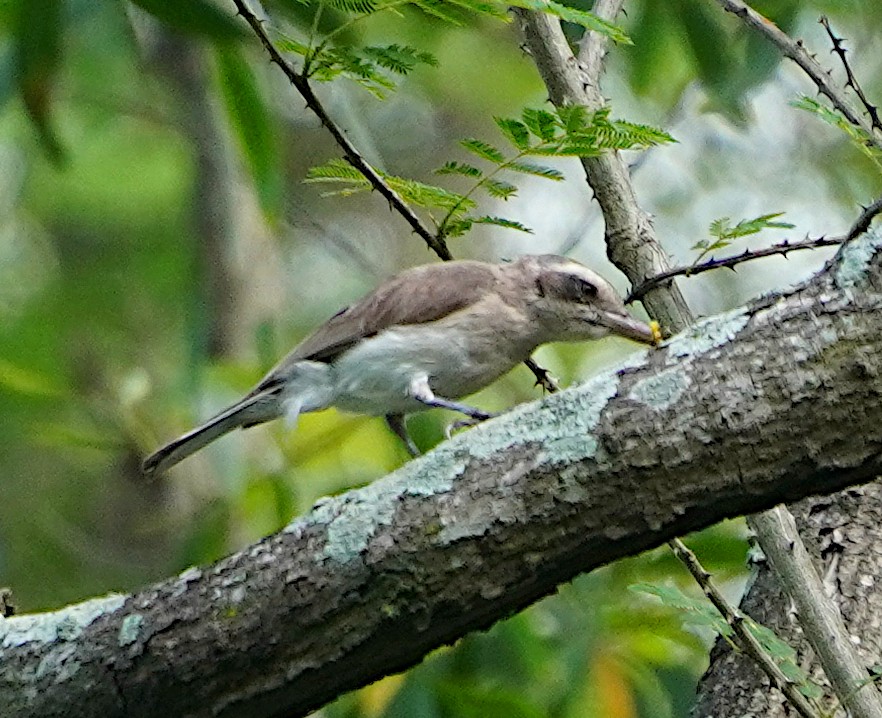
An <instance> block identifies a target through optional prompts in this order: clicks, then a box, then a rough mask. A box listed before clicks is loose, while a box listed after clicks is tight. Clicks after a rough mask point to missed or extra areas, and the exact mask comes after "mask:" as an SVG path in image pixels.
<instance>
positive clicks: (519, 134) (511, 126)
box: [493, 117, 530, 150]
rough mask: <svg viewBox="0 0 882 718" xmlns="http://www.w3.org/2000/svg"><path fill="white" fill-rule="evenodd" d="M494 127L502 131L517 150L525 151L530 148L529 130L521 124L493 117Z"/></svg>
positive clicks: (516, 121)
mask: <svg viewBox="0 0 882 718" xmlns="http://www.w3.org/2000/svg"><path fill="white" fill-rule="evenodd" d="M493 119H494V120H495V122H496V125H497V126H498V127H499V129H500V130H502V134H504V135H505V136H506V137H507V138H508V141H509V142H511V143H512V144H513V145H514V146H515V147H517V148H518V149H519V150H525V149H527V148H528V147H529V146H530V130H528V129H527V126H526V125H525V124H524V123H523V122H519V121H518V120H510V119H506V118H505V117H494V118H493Z"/></svg>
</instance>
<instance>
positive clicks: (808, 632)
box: [750, 507, 882, 718]
mask: <svg viewBox="0 0 882 718" xmlns="http://www.w3.org/2000/svg"><path fill="white" fill-rule="evenodd" d="M750 524H751V528H753V529H754V531H756V533H757V537H759V538H761V545H762V547H763V553H765V554H766V558H768V559H769V561H770V562H771V564H772V568H774V569H775V573H776V575H778V576H779V577H780V579H781V582H782V584H783V586H784V589H785V590H786V591H787V594H788V595H789V596H790V598H791V600H792V601H793V603H794V605H795V607H796V611H797V614H798V616H799V624H800V626H801V627H802V630H803V633H804V634H805V637H806V639H807V640H808V642H809V643H810V644H811V646H812V648H814V650H815V652H816V653H817V655H818V660H819V662H820V664H821V666H822V667H823V669H824V673H825V674H826V675H827V678H829V679H830V684H831V685H832V686H833V689H834V690H835V691H836V695H837V696H840V699H841V701H842V705H843V707H844V708H845V709H846V710H847V711H848V712H849V715H852V716H854V717H855V718H880V716H882V700H880V697H879V692H878V691H877V690H876V687H875V686H874V685H873V681H872V678H871V677H870V675H869V673H868V672H867V669H866V668H865V667H864V666H863V665H862V663H861V661H860V659H859V658H858V657H857V655H856V654H855V650H854V645H853V643H852V640H851V637H850V636H849V633H848V629H847V628H846V627H845V623H844V622H843V620H842V615H841V614H840V613H839V609H838V608H837V606H836V604H835V603H833V601H832V599H831V598H830V597H829V596H827V595H826V593H825V591H824V586H823V584H822V583H821V579H820V578H819V577H818V572H817V570H816V569H815V566H814V564H813V563H812V559H811V556H809V554H808V551H806V549H805V546H804V545H803V543H802V541H801V540H799V533H798V532H797V530H796V521H794V519H793V516H792V514H791V513H790V512H789V511H787V510H786V509H783V507H778V508H775V509H773V510H772V511H766V512H765V513H762V514H757V515H755V516H751V517H750Z"/></svg>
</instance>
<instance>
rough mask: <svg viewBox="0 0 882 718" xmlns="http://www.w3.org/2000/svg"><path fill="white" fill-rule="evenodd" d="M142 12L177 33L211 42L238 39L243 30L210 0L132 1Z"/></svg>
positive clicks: (241, 35) (243, 32)
mask: <svg viewBox="0 0 882 718" xmlns="http://www.w3.org/2000/svg"><path fill="white" fill-rule="evenodd" d="M132 2H133V3H134V4H135V5H137V6H138V7H140V8H141V9H142V10H145V11H146V12H148V13H150V14H151V15H153V17H155V18H156V19H157V20H160V21H162V22H164V23H166V24H167V25H170V26H171V27H173V28H174V29H175V30H180V31H181V32H183V33H185V34H189V35H201V36H204V37H210V38H211V39H212V40H218V41H230V40H239V39H241V38H242V37H244V36H245V30H244V28H243V27H242V26H241V25H240V24H239V23H237V22H236V20H235V18H234V17H233V16H232V15H230V14H229V13H226V12H224V11H223V10H220V9H219V8H218V6H217V5H215V4H214V3H212V2H208V1H207V0H132Z"/></svg>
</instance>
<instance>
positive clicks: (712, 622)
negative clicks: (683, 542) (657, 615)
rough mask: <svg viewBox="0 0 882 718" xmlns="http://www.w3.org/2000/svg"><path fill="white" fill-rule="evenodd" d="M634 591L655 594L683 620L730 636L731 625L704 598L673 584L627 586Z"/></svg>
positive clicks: (731, 631)
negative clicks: (685, 591)
mask: <svg viewBox="0 0 882 718" xmlns="http://www.w3.org/2000/svg"><path fill="white" fill-rule="evenodd" d="M628 588H629V589H630V590H631V591H634V592H635V593H647V594H650V595H652V596H656V597H657V598H659V599H660V600H661V602H662V605H664V606H666V607H668V608H672V609H674V610H676V611H678V612H680V613H682V615H683V620H684V621H686V620H688V621H689V622H691V623H696V624H699V625H703V626H709V627H711V628H713V630H715V631H716V632H717V633H719V634H720V635H722V636H727V637H728V636H731V635H732V634H733V630H732V627H731V626H730V625H729V624H728V623H726V620H725V619H724V618H723V617H722V615H720V612H719V611H717V609H716V608H714V606H713V604H711V603H710V601H708V600H707V599H705V598H703V597H702V598H693V597H692V596H687V595H686V594H685V593H683V592H682V591H681V590H680V589H679V588H676V587H674V586H656V585H654V584H648V583H636V584H633V585H631V586H629V587H628Z"/></svg>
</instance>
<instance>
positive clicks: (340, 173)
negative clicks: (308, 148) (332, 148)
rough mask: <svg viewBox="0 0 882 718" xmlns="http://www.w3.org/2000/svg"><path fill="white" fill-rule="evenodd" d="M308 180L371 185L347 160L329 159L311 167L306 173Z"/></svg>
mask: <svg viewBox="0 0 882 718" xmlns="http://www.w3.org/2000/svg"><path fill="white" fill-rule="evenodd" d="M306 181H307V182H338V181H340V182H361V183H364V184H366V185H367V186H368V187H370V182H368V181H367V180H366V179H365V177H364V175H363V174H362V173H361V172H359V171H358V170H357V169H355V167H353V166H352V165H351V164H349V163H348V162H347V161H346V160H342V159H333V160H328V161H327V162H325V164H323V165H316V166H315V167H310V168H309V170H308V171H307V173H306Z"/></svg>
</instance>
